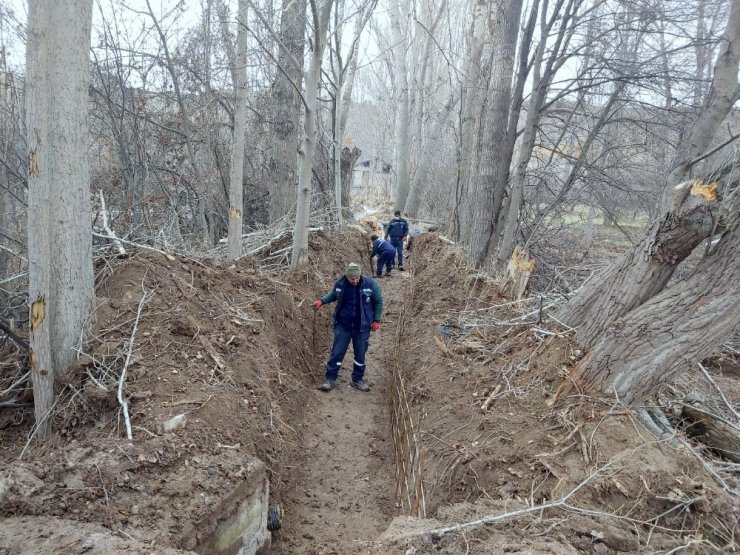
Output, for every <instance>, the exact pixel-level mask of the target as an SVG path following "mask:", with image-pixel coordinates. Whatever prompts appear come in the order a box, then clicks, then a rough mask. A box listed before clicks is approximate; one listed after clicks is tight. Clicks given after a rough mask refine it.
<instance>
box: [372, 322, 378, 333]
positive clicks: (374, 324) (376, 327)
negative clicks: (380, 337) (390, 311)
mask: <svg viewBox="0 0 740 555" xmlns="http://www.w3.org/2000/svg"><path fill="white" fill-rule="evenodd" d="M370 329H371V330H373V331H378V330H379V329H380V322H373V323H372V324H370Z"/></svg>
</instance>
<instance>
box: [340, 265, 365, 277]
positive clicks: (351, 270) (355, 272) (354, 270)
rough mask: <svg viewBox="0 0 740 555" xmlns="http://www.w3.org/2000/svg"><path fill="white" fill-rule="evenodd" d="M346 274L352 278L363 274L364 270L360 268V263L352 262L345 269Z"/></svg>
mask: <svg viewBox="0 0 740 555" xmlns="http://www.w3.org/2000/svg"><path fill="white" fill-rule="evenodd" d="M344 275H345V276H347V277H351V278H357V277H360V276H361V275H362V270H360V265H359V264H355V263H354V262H350V263H349V264H347V267H346V268H345V269H344Z"/></svg>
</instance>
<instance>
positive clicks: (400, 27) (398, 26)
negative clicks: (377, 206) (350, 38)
mask: <svg viewBox="0 0 740 555" xmlns="http://www.w3.org/2000/svg"><path fill="white" fill-rule="evenodd" d="M404 6H405V4H404V2H402V1H401V0H395V1H394V2H393V5H392V7H391V10H390V12H389V13H390V17H391V29H392V30H393V42H394V44H393V61H394V63H395V64H396V75H395V77H396V79H395V82H396V87H397V91H396V93H397V95H398V108H397V112H396V140H395V144H396V157H395V165H396V167H395V170H396V194H395V199H394V202H393V205H394V208H395V209H396V210H402V209H403V207H404V205H405V204H406V197H407V196H408V193H409V156H410V151H409V145H410V121H411V119H410V105H409V102H410V99H409V75H408V66H407V60H406V57H407V55H408V40H407V39H408V37H407V33H406V30H405V29H404V19H407V18H406V17H405V16H404V13H405V10H404V9H403V8H404Z"/></svg>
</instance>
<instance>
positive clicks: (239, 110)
mask: <svg viewBox="0 0 740 555" xmlns="http://www.w3.org/2000/svg"><path fill="white" fill-rule="evenodd" d="M248 2H249V0H239V13H238V15H237V18H236V24H237V31H236V52H237V54H236V60H235V62H236V67H235V68H234V71H233V72H232V74H233V75H235V76H236V78H237V81H236V82H235V83H234V88H235V89H236V91H235V93H236V94H235V95H234V96H235V98H236V102H235V110H234V111H235V112H236V115H235V116H234V141H233V145H232V149H231V175H230V176H229V241H228V254H227V256H228V259H229V260H236V259H237V258H239V257H240V256H241V254H242V222H243V217H242V204H243V197H244V194H243V193H244V184H243V180H244V179H243V178H244V136H245V133H246V131H247V21H248V18H247V6H248Z"/></svg>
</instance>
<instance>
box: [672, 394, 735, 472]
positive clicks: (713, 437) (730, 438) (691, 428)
mask: <svg viewBox="0 0 740 555" xmlns="http://www.w3.org/2000/svg"><path fill="white" fill-rule="evenodd" d="M681 417H682V418H683V419H684V420H685V421H686V422H687V426H686V431H687V432H688V433H689V434H690V435H692V436H694V437H697V438H698V439H699V440H700V441H701V442H702V443H704V444H705V445H707V446H708V447H711V448H712V449H714V450H715V451H717V452H718V453H719V454H720V455H722V456H724V457H725V458H727V459H729V460H731V461H732V462H736V463H740V428H738V427H737V426H733V425H732V424H730V423H729V422H726V421H725V420H723V419H721V418H719V417H718V416H716V415H714V414H712V413H711V412H709V411H708V410H706V409H705V408H704V407H703V406H702V405H701V404H700V403H698V402H694V403H691V404H684V405H683V408H682V410H681Z"/></svg>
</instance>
